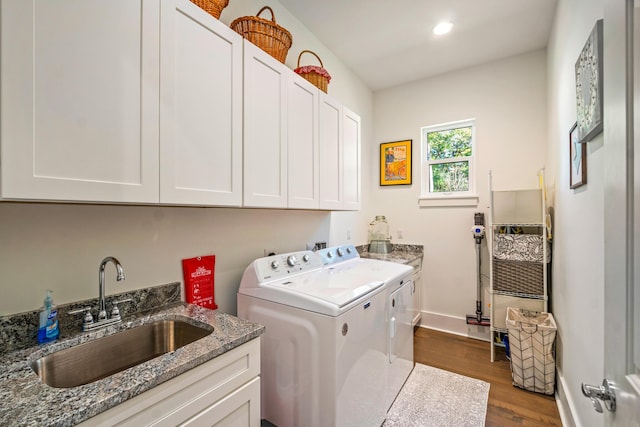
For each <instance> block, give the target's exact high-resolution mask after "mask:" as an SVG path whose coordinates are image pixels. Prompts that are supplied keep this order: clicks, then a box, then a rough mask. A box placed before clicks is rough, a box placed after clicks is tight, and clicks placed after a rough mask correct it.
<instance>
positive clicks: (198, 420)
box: [179, 377, 260, 427]
mask: <svg viewBox="0 0 640 427" xmlns="http://www.w3.org/2000/svg"><path fill="white" fill-rule="evenodd" d="M179 425H180V426H189V427H210V426H215V427H260V378H259V377H258V378H254V379H253V380H251V381H250V382H248V383H247V384H245V385H244V386H242V387H240V388H239V389H238V390H236V391H234V392H233V393H231V394H230V395H228V396H226V397H225V398H224V399H222V400H220V401H218V402H216V403H215V404H213V405H211V406H209V407H208V408H205V409H204V410H203V411H201V412H199V413H198V414H197V415H196V416H194V417H193V418H191V419H189V420H187V421H185V422H184V423H181V424H179Z"/></svg>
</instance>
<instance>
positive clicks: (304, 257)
mask: <svg viewBox="0 0 640 427" xmlns="http://www.w3.org/2000/svg"><path fill="white" fill-rule="evenodd" d="M310 259H311V258H310V257H309V254H304V255H303V256H302V260H303V261H304V262H309V260H310Z"/></svg>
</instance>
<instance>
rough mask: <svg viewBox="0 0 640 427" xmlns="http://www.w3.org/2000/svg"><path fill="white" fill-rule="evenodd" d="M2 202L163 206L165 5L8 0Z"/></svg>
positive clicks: (0, 138) (125, 0)
mask: <svg viewBox="0 0 640 427" xmlns="http://www.w3.org/2000/svg"><path fill="white" fill-rule="evenodd" d="M1 8H2V9H1V13H0V16H1V18H0V19H1V23H0V28H1V30H0V31H1V34H0V40H1V46H0V52H1V59H2V60H1V64H2V69H1V70H0V71H1V72H0V75H1V77H0V79H1V80H0V87H1V98H0V100H1V101H0V112H1V116H0V129H1V133H0V146H1V151H0V159H1V160H0V161H1V165H0V170H1V183H0V184H1V187H0V188H1V190H0V191H1V196H2V198H4V199H14V200H19V199H29V200H61V201H64V200H69V201H79V200H80V201H95V202H156V203H157V202H158V181H159V174H158V147H159V130H158V128H159V126H158V121H159V113H158V111H159V99H158V98H159V95H158V86H159V67H158V63H159V53H160V48H159V34H160V31H159V23H160V6H159V2H158V1H155V2H153V1H141V0H109V1H87V0H66V1H63V2H51V1H38V2H35V1H24V0H3V1H2V3H1Z"/></svg>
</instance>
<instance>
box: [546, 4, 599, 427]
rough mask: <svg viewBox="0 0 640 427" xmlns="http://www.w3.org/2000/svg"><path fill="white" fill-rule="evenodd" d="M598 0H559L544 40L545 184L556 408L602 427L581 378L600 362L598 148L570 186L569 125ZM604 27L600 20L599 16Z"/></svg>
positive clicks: (592, 379) (592, 375)
mask: <svg viewBox="0 0 640 427" xmlns="http://www.w3.org/2000/svg"><path fill="white" fill-rule="evenodd" d="M603 12H604V1H603V0H588V1H584V0H562V1H560V2H559V4H558V10H557V13H556V20H555V23H554V26H553V32H552V35H551V39H550V41H549V46H548V68H547V69H548V79H549V86H548V117H549V119H548V122H549V132H548V149H547V152H548V162H547V164H548V165H549V167H548V174H547V177H548V180H547V181H548V183H549V185H550V186H551V187H552V191H550V193H552V194H554V195H555V197H554V199H555V209H554V210H555V218H554V253H553V275H552V276H553V293H552V297H553V312H554V316H555V318H556V320H557V323H558V334H557V355H556V357H557V365H558V386H559V395H560V398H561V399H560V403H561V405H560V408H561V410H562V412H564V413H565V414H567V416H568V417H571V418H573V420H571V419H570V421H569V423H568V425H571V423H573V422H575V424H576V425H583V426H601V425H603V419H604V418H603V417H602V416H601V415H599V414H597V413H596V412H595V411H594V410H593V409H592V407H591V403H590V402H589V400H588V399H585V398H583V397H582V393H581V391H580V384H581V383H582V382H585V383H588V384H599V383H600V382H601V381H602V378H603V376H604V375H603V364H604V353H603V349H604V329H603V325H604V285H603V284H604V264H603V257H604V251H603V247H604V237H603V236H604V234H603V231H602V230H603V227H604V209H603V200H604V188H603V180H604V170H603V161H604V150H603V139H602V134H600V136H598V137H596V139H595V140H594V141H592V142H590V143H589V144H588V145H587V184H586V185H584V186H582V187H579V188H577V189H575V190H571V189H569V142H568V141H569V139H568V138H569V130H570V129H571V126H572V125H573V124H574V123H575V121H576V101H575V62H576V59H577V58H578V55H579V53H580V51H581V50H582V47H583V46H584V43H585V41H586V40H587V38H588V36H589V34H590V33H591V30H592V28H593V26H594V24H595V22H596V20H598V19H600V18H602V16H603ZM605 25H607V24H606V22H605Z"/></svg>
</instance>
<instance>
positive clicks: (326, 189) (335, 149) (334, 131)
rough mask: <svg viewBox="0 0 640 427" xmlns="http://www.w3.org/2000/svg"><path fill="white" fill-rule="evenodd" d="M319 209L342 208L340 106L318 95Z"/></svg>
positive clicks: (328, 98)
mask: <svg viewBox="0 0 640 427" xmlns="http://www.w3.org/2000/svg"><path fill="white" fill-rule="evenodd" d="M319 113H320V117H319V122H320V129H319V133H320V208H321V209H336V210H337V209H342V208H343V205H344V204H343V193H342V191H343V188H342V182H343V179H344V178H343V166H342V164H343V163H342V156H343V154H342V106H341V105H340V104H339V103H338V102H337V101H335V100H334V99H332V98H330V97H329V96H327V95H325V94H323V93H321V94H320V111H319Z"/></svg>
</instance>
